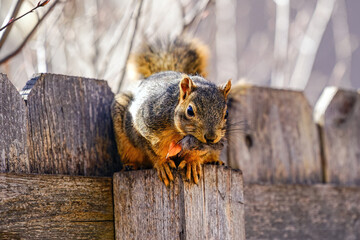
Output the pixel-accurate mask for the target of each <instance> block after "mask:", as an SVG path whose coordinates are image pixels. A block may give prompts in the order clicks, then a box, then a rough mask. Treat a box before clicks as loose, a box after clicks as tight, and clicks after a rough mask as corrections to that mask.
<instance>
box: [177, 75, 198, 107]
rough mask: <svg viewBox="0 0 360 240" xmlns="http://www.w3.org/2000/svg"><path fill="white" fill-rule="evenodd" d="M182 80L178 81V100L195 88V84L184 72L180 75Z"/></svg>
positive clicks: (184, 97)
mask: <svg viewBox="0 0 360 240" xmlns="http://www.w3.org/2000/svg"><path fill="white" fill-rule="evenodd" d="M182 77H183V78H182V80H181V81H180V84H179V87H180V100H181V101H182V100H185V99H186V98H187V97H188V96H189V94H190V93H191V92H192V91H193V90H194V89H195V88H196V85H195V84H194V83H193V81H192V80H191V79H190V77H189V76H188V75H186V74H184V75H183V76H182Z"/></svg>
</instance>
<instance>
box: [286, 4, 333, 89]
mask: <svg viewBox="0 0 360 240" xmlns="http://www.w3.org/2000/svg"><path fill="white" fill-rule="evenodd" d="M334 4H335V0H318V1H317V4H316V8H315V11H314V14H313V16H312V17H311V20H310V22H309V25H308V28H307V30H306V33H305V35H304V37H303V40H302V43H301V46H300V52H299V56H298V58H297V61H296V65H295V68H294V71H293V74H292V76H291V80H290V84H289V86H290V87H291V88H296V89H304V88H305V87H306V85H307V83H308V81H309V78H310V74H311V70H312V68H313V65H314V61H315V57H316V53H317V51H318V49H319V45H320V42H321V39H322V37H323V35H324V32H325V29H326V27H327V24H328V22H329V20H330V17H331V14H332V12H333V9H334Z"/></svg>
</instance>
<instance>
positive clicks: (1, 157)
mask: <svg viewBox="0 0 360 240" xmlns="http://www.w3.org/2000/svg"><path fill="white" fill-rule="evenodd" d="M26 124H27V116H26V106H25V103H24V101H23V100H22V98H21V96H20V94H19V93H18V91H17V90H16V88H15V87H14V85H12V83H11V82H10V81H9V79H8V78H7V76H6V75H5V74H1V73H0V172H17V173H28V172H29V171H30V167H29V160H28V155H27V142H26V141H27V126H26Z"/></svg>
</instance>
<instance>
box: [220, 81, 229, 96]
mask: <svg viewBox="0 0 360 240" xmlns="http://www.w3.org/2000/svg"><path fill="white" fill-rule="evenodd" d="M220 89H221V91H222V92H223V93H224V96H225V98H227V96H228V94H229V92H230V89H231V79H230V80H229V81H227V83H226V84H225V85H223V86H222V87H221V88H220Z"/></svg>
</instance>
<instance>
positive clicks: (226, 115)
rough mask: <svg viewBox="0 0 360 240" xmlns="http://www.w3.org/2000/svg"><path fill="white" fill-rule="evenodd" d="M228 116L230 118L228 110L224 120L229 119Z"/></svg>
mask: <svg viewBox="0 0 360 240" xmlns="http://www.w3.org/2000/svg"><path fill="white" fill-rule="evenodd" d="M228 116H229V112H228V110H226V113H225V117H224V119H227V118H228Z"/></svg>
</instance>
